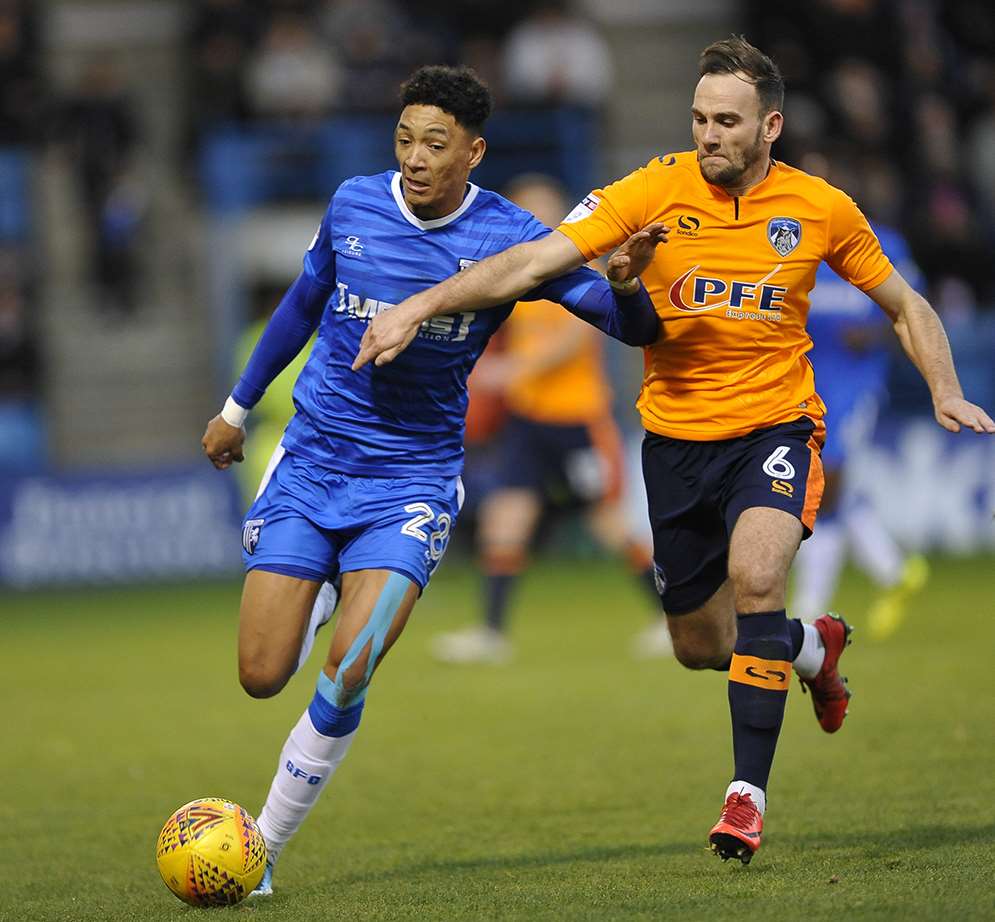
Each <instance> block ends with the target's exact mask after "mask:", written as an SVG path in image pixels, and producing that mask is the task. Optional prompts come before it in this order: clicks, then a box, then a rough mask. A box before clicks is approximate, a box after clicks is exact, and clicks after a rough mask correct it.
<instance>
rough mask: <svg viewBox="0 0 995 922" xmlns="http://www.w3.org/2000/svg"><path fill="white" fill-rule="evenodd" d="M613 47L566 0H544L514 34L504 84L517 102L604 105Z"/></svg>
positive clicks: (508, 46) (506, 55)
mask: <svg viewBox="0 0 995 922" xmlns="http://www.w3.org/2000/svg"><path fill="white" fill-rule="evenodd" d="M612 77H613V68H612V60H611V52H610V51H609V48H608V45H607V43H606V42H605V40H604V38H603V37H602V36H601V34H600V33H599V32H598V30H597V29H596V28H595V27H594V26H593V25H591V24H590V23H589V22H587V21H585V20H583V19H580V18H579V17H577V16H576V15H574V14H573V13H572V12H571V10H570V6H569V4H568V3H567V2H566V0H541V2H540V3H539V4H538V5H537V6H536V8H535V10H534V12H533V13H532V15H530V16H529V17H527V18H526V19H524V20H522V21H521V22H520V23H519V24H518V25H517V26H515V27H514V28H513V29H512V30H511V32H510V33H509V35H508V40H507V44H506V46H505V50H504V85H505V90H506V92H507V94H508V96H509V98H510V99H511V100H513V101H515V102H521V103H538V104H544V105H549V104H565V105H578V106H588V107H591V108H594V107H597V106H599V105H600V104H601V103H603V102H604V101H605V99H606V98H607V96H608V93H609V91H610V90H611V87H612Z"/></svg>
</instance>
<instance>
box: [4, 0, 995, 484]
mask: <svg viewBox="0 0 995 922" xmlns="http://www.w3.org/2000/svg"><path fill="white" fill-rule="evenodd" d="M53 8H54V5H52V6H48V5H41V4H37V3H31V2H28V0H0V75H2V77H3V79H2V81H0V185H2V188H3V196H4V203H5V206H4V209H3V212H2V215H0V218H2V220H0V296H2V300H3V305H4V307H3V314H2V318H3V322H2V324H0V365H2V374H0V417H2V418H3V419H4V421H5V422H4V431H5V432H7V433H13V432H15V431H20V430H17V429H16V426H20V425H23V423H24V421H25V420H30V419H33V420H35V422H32V423H30V424H29V426H28V429H29V430H30V432H31V433H33V436H32V438H33V439H34V441H33V442H32V444H34V445H35V446H37V445H39V444H40V441H39V440H40V426H39V425H38V423H37V420H38V419H40V418H43V416H44V412H43V410H42V407H43V392H44V387H43V385H44V380H45V375H44V372H43V368H44V357H45V353H46V350H45V344H44V342H43V341H42V340H41V338H40V333H39V329H40V327H41V324H40V322H39V318H40V315H41V312H42V298H43V286H40V285H36V284H34V283H33V279H34V277H35V275H36V274H37V273H38V271H39V260H38V258H37V257H36V256H32V255H30V254H31V253H33V252H38V248H37V247H35V246H34V245H33V242H32V241H35V242H37V241H38V240H39V239H41V238H42V237H43V235H44V234H45V227H44V222H43V221H42V220H41V215H40V212H39V211H38V196H37V195H36V190H34V189H33V187H32V179H31V176H32V168H33V166H34V165H36V164H37V163H38V162H39V161H40V160H41V159H42V158H43V157H44V155H45V153H46V152H47V151H49V150H51V149H52V148H54V147H56V146H58V147H59V149H60V150H61V151H63V152H66V153H67V155H68V160H69V162H70V163H71V164H72V171H73V174H74V176H73V178H74V184H75V190H74V194H75V196H76V199H77V203H78V204H77V207H76V211H77V213H79V214H80V215H81V216H82V217H83V219H84V220H83V223H84V231H85V233H86V235H87V237H88V238H89V240H88V241H87V242H86V243H85V245H84V252H85V253H86V254H87V256H86V263H87V274H88V276H89V279H88V281H89V284H90V285H91V286H92V288H93V290H94V291H95V292H97V293H98V297H97V298H96V299H95V301H96V303H98V304H100V305H102V306H104V307H105V308H108V310H106V311H105V313H106V314H108V315H109V317H110V318H111V319H112V320H116V319H117V318H127V317H129V316H132V315H133V314H137V313H138V312H137V310H136V301H137V300H139V298H140V295H138V294H136V292H140V291H141V290H142V286H143V272H144V271H145V268H144V267H143V265H142V261H141V260H140V259H139V253H138V250H139V247H138V245H137V242H138V239H139V235H140V232H141V229H142V228H143V227H144V226H145V222H146V221H147V220H149V215H148V209H149V208H150V207H151V208H153V209H154V207H155V206H154V204H153V205H151V206H150V205H149V204H148V202H147V201H146V199H145V198H144V197H143V195H142V190H141V189H140V188H136V184H135V180H134V178H133V177H134V165H135V162H136V160H141V158H143V157H144V158H149V159H155V160H156V161H157V162H158V163H159V164H165V168H166V169H167V170H171V171H173V173H174V175H175V176H177V177H182V178H181V179H180V182H181V183H184V182H185V183H187V184H188V185H189V186H190V187H191V192H192V193H193V198H194V199H195V200H196V199H198V198H199V200H200V201H201V202H204V203H208V202H210V200H211V195H210V189H209V188H207V187H206V185H205V183H206V182H209V181H210V180H205V179H204V177H205V176H206V175H209V174H205V173H204V172H203V171H201V172H199V173H198V171H197V170H195V169H190V168H189V164H190V163H192V162H195V160H196V156H197V155H198V153H199V152H200V151H201V149H202V144H203V141H204V138H205V137H206V136H207V134H209V133H210V132H211V131H213V130H214V129H216V128H219V127H220V126H233V128H234V130H236V131H239V130H245V129H251V128H252V127H253V126H266V129H267V130H268V131H273V132H276V134H277V135H279V133H280V132H288V133H293V132H294V131H295V129H296V128H299V126H300V124H301V123H302V122H303V123H305V124H321V123H323V122H324V121H325V120H326V119H327V118H328V117H329V116H335V117H350V116H355V117H357V118H358V117H362V116H364V115H369V114H370V113H383V112H389V111H391V109H392V108H393V106H394V105H395V98H394V94H395V88H396V86H397V84H398V82H399V81H400V80H401V79H402V78H403V77H404V76H405V75H406V74H407V73H409V72H410V71H411V70H412V69H413V68H414V67H415V66H417V65H419V64H422V63H425V62H427V61H436V62H446V63H456V62H466V63H470V64H472V65H473V66H474V67H475V68H476V69H477V70H478V72H479V73H480V74H481V75H482V76H483V77H484V78H485V79H486V80H487V81H488V83H489V84H490V85H491V87H492V89H493V91H494V95H495V99H496V102H497V107H498V114H499V115H500V114H501V111H502V108H504V109H508V108H509V107H512V106H514V107H515V111H516V113H517V112H519V111H523V112H524V111H527V110H528V109H529V108H532V109H536V110H537V111H538V110H540V109H541V107H556V106H561V105H568V106H573V107H580V108H584V109H587V110H588V111H596V112H598V111H600V112H603V111H606V110H608V108H609V106H610V105H611V103H610V98H609V95H610V93H611V92H612V90H613V89H615V88H616V87H617V85H618V82H617V75H618V73H619V71H620V68H619V67H618V62H613V59H612V54H611V44H610V42H609V41H608V40H607V37H606V34H605V29H604V28H603V27H602V26H601V25H600V24H597V23H595V22H594V21H592V20H591V19H590V17H589V16H588V15H587V14H586V12H585V8H586V9H588V10H589V9H590V4H586V5H585V4H581V3H579V2H571V0H538V2H537V0H501V2H498V0H459V2H451V3H439V2H437V0H411V2H405V3H401V2H399V0H189V2H186V3H183V4H179V5H178V9H179V10H180V11H181V13H182V16H181V29H180V47H179V48H178V52H179V54H180V55H181V57H182V59H183V61H184V62H185V63H184V65H183V66H182V67H181V69H180V70H181V73H183V74H184V75H185V80H186V84H185V87H184V89H183V92H182V99H183V100H184V103H185V109H186V115H185V116H184V121H185V126H186V127H185V130H183V131H181V132H179V134H180V135H181V136H182V137H183V139H184V142H183V145H182V149H181V151H180V152H179V156H177V153H178V152H177V151H176V150H169V149H164V148H163V146H162V137H163V135H162V132H161V131H160V132H154V131H152V130H151V127H150V121H151V118H152V116H151V115H150V113H148V112H147V111H145V110H143V109H142V107H141V106H140V105H139V103H138V100H139V98H140V94H139V93H138V92H136V82H135V81H136V80H137V79H138V77H137V75H136V74H134V73H132V72H131V71H129V70H128V67H129V66H131V65H129V64H127V62H124V63H122V62H121V61H116V60H115V59H114V56H113V55H104V54H103V53H102V52H101V51H99V50H94V51H92V52H87V53H88V54H89V55H90V57H91V58H92V61H91V63H90V65H89V66H87V65H84V66H81V67H73V68H62V69H59V68H56V67H55V66H53V63H52V61H53V58H54V56H55V55H57V54H58V49H57V48H56V47H55V39H54V38H53V35H54V31H53V30H52V29H51V28H49V26H50V21H51V19H52V10H53ZM729 27H730V30H731V29H741V30H742V31H744V32H745V33H746V35H747V36H748V37H749V38H750V39H751V40H753V41H754V42H756V43H757V44H758V45H759V46H761V47H762V48H764V49H766V50H767V51H769V52H770V53H771V54H772V56H773V57H774V58H775V59H776V60H777V61H778V62H779V63H780V65H781V67H782V69H783V71H784V73H785V76H786V79H787V84H788V87H789V90H790V101H789V108H788V113H787V119H786V131H785V134H784V137H783V139H782V140H780V141H779V142H778V145H777V147H776V149H775V154H776V155H777V156H779V157H781V158H783V159H784V160H785V161H787V162H789V163H796V164H798V165H799V166H801V167H803V168H805V169H808V170H810V171H813V172H818V173H822V174H823V175H827V176H828V177H829V178H830V179H831V180H832V181H835V182H837V183H838V184H839V185H841V186H843V187H844V188H847V189H848V190H850V191H851V192H852V193H853V194H854V195H855V197H856V198H857V199H858V200H859V201H860V202H861V203H862V205H863V206H864V207H865V208H866V210H867V211H868V213H869V214H870V216H871V217H872V218H874V219H876V220H879V221H882V222H883V223H886V224H891V225H893V226H895V227H898V228H900V229H901V230H902V231H903V232H904V233H905V235H906V236H907V238H908V239H909V241H910V243H911V247H912V251H913V255H914V257H915V259H916V261H917V263H918V264H919V266H920V267H921V268H922V269H923V271H924V274H925V277H926V279H927V282H928V287H929V296H930V298H931V300H932V302H933V303H934V304H935V305H936V307H937V309H938V310H939V312H940V313H941V315H942V316H943V318H944V320H945V322H946V324H947V327H948V330H949V332H950V336H951V340H952V342H953V344H954V349H955V351H958V352H959V353H961V354H963V356H964V361H963V365H962V367H963V372H962V373H963V375H964V377H965V378H966V381H965V384H967V383H968V382H970V383H971V386H972V388H973V390H974V392H975V393H977V394H978V397H979V399H981V400H982V401H983V402H984V401H988V402H989V403H990V402H991V395H992V392H993V391H995V383H993V382H992V380H991V379H992V375H991V373H990V368H989V367H987V365H986V363H985V353H986V351H987V349H988V347H987V346H985V347H984V348H982V347H981V346H979V343H981V342H988V340H986V339H984V337H985V336H987V333H982V334H981V335H980V336H979V333H978V331H979V329H983V330H987V328H988V326H990V325H991V316H992V306H993V304H995V270H993V268H992V262H991V259H990V254H991V252H992V251H993V243H995V218H993V215H995V8H993V7H992V6H991V4H987V3H984V2H981V0H946V2H942V3H941V2H938V0H813V2H811V3H805V4H799V3H797V2H787V0H764V2H759V0H742V2H741V3H740V4H739V5H738V17H737V18H736V20H735V21H731V22H730V23H729ZM815 35H818V37H819V39H818V41H813V40H812V36H815ZM675 91H676V90H675ZM526 133H527V132H523V134H526ZM153 136H154V138H155V140H154V141H153V140H151V138H152V137H153ZM606 140H607V139H606ZM513 143H515V141H514V139H513ZM156 145H158V146H156ZM496 151H497V146H496V145H495V146H493V147H492V154H491V161H492V162H493V160H494V157H495V156H496V154H495V152H496ZM528 156H529V155H528V153H527V152H523V155H522V162H523V167H524V168H525V169H535V168H536V166H535V165H534V164H531V163H530V162H529V159H528ZM386 165H387V163H384V164H374V165H373V166H372V167H371V169H380V168H382V167H383V166H386ZM542 169H543V170H544V171H545V172H553V173H555V172H556V171H555V169H554V170H550V169H549V166H548V164H543V165H542ZM556 178H558V179H560V180H564V181H566V185H567V186H568V188H569V189H570V190H571V191H574V187H575V186H576V185H577V183H576V177H565V176H562V175H561V176H557V177H556ZM503 179H504V178H502V181H503ZM593 179H594V177H591V180H593ZM571 180H572V181H571ZM488 181H489V182H493V180H491V179H490V177H489V178H488ZM585 188H586V186H585ZM154 219H155V216H154V214H153V215H152V216H151V220H154ZM972 350H974V352H975V353H976V354H975V355H974V356H972V355H971V354H970V353H971V351H972ZM909 387H910V388H911V390H912V391H915V388H916V385H915V384H913V383H911V379H910V383H909ZM979 387H980V388H981V389H980V390H979ZM916 394H917V397H918V398H921V397H922V396H923V395H922V393H921V392H916ZM15 417H16V418H17V419H18V420H20V422H18V423H16V424H15V423H14V422H12V420H13V419H14V418H15ZM12 427H14V428H12ZM3 442H4V444H5V445H8V446H10V445H14V444H24V439H23V438H22V437H20V436H18V437H17V438H14V437H11V438H5V439H3ZM5 455H10V452H6V453H5ZM21 455H22V462H21V463H23V457H25V456H24V455H23V453H21ZM32 455H33V456H35V457H36V456H37V455H36V452H35V449H33V450H32ZM0 463H3V464H5V465H7V466H10V465H11V464H12V463H13V461H12V459H11V458H10V457H5V460H3V461H2V462H0Z"/></svg>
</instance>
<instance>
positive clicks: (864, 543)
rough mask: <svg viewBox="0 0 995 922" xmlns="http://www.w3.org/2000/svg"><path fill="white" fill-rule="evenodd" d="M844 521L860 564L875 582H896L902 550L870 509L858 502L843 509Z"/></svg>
mask: <svg viewBox="0 0 995 922" xmlns="http://www.w3.org/2000/svg"><path fill="white" fill-rule="evenodd" d="M844 522H845V523H846V531H847V535H848V536H849V538H850V543H851V544H852V545H853V549H854V551H855V555H854V556H855V557H856V560H857V563H859V564H860V566H861V568H862V569H863V570H865V571H866V572H867V574H868V575H869V576H870V577H871V579H873V580H874V582H876V583H877V584H878V585H879V586H884V587H886V588H890V587H891V586H894V585H896V584H897V583H898V582H899V581H900V580H901V578H902V563H903V561H902V552H901V551H900V550H899V549H898V545H897V544H895V539H894V538H892V537H891V535H890V534H889V533H888V531H887V530H886V529H885V527H884V525H882V524H881V520H880V519H879V518H878V517H877V516H876V515H875V514H874V510H873V509H871V508H870V506H867V505H863V504H862V505H859V506H857V507H855V508H853V509H849V510H847V512H846V514H845V517H844Z"/></svg>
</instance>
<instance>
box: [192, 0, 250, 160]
mask: <svg viewBox="0 0 995 922" xmlns="http://www.w3.org/2000/svg"><path fill="white" fill-rule="evenodd" d="M258 25H259V19H258V16H257V14H256V13H254V12H253V11H252V10H250V9H249V7H248V5H247V3H246V0H200V2H199V3H198V4H197V5H196V8H195V10H194V13H193V17H192V19H191V24H190V30H189V39H188V41H189V46H190V59H191V60H190V65H191V66H190V71H189V73H190V83H189V97H188V98H189V100H190V130H189V134H190V137H189V141H190V143H191V145H192V146H193V145H195V144H196V143H197V142H199V141H200V139H201V136H202V134H203V132H204V131H206V130H210V129H211V128H213V127H215V126H216V125H217V124H219V123H225V122H232V121H241V120H242V119H243V118H245V116H246V115H247V114H248V109H247V103H246V100H245V89H244V87H243V73H244V70H245V65H246V61H247V59H248V54H249V49H250V48H251V47H252V45H253V44H254V42H255V39H256V32H257V30H258Z"/></svg>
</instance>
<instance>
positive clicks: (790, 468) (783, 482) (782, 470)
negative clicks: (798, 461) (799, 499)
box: [763, 445, 795, 497]
mask: <svg viewBox="0 0 995 922" xmlns="http://www.w3.org/2000/svg"><path fill="white" fill-rule="evenodd" d="M790 451H791V446H790V445H778V447H777V448H775V449H774V450H773V451H772V452H771V453H770V454H769V455H768V456H767V460H766V461H764V468H763V470H764V473H765V474H766V475H767V476H768V477H772V478H774V479H773V480H771V482H770V489H771V492H772V493H780V494H781V496H788V497H791V496H794V495H795V485H794V484H793V483H791V480H792V478H793V477H794V476H795V466H794V465H793V464H792V463H791V462H790V461H789V460H788V458H787V455H788V452H790Z"/></svg>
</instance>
